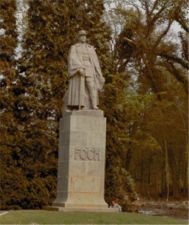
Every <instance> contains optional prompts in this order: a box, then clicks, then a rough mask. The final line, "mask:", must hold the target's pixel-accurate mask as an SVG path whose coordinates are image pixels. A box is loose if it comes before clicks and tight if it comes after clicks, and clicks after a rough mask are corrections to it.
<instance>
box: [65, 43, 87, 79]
mask: <svg viewBox="0 0 189 225" xmlns="http://www.w3.org/2000/svg"><path fill="white" fill-rule="evenodd" d="M84 70H85V68H84V66H82V64H81V62H80V60H79V57H78V54H77V52H76V47H75V46H71V48H70V51H69V55H68V74H69V76H70V77H73V76H75V75H83V76H84Z"/></svg>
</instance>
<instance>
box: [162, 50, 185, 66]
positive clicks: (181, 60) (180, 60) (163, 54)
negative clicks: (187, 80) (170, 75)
mask: <svg viewBox="0 0 189 225" xmlns="http://www.w3.org/2000/svg"><path fill="white" fill-rule="evenodd" d="M158 55H159V56H161V57H162V58H165V59H168V60H171V61H173V62H176V63H179V64H180V65H182V66H183V67H184V68H185V69H189V62H187V61H185V60H183V59H181V58H179V57H177V56H175V55H168V54H166V53H160V54H158Z"/></svg>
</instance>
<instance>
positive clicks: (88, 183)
mask: <svg viewBox="0 0 189 225" xmlns="http://www.w3.org/2000/svg"><path fill="white" fill-rule="evenodd" d="M68 75H69V77H70V81H69V87H68V91H67V93H66V94H65V98H64V105H65V108H64V112H63V116H62V119H61V120H60V132H59V156H58V185H57V197H56V200H55V201H54V203H53V207H57V208H58V210H60V211H110V209H109V208H108V206H107V203H106V202H105V201H104V173H105V144H106V118H105V117H104V115H103V111H102V110H99V108H98V93H99V91H100V90H102V88H103V85H104V78H103V76H102V72H101V68H100V65H99V61H98V57H97V55H96V52H95V49H94V47H93V46H91V45H89V44H87V43H86V31H84V30H81V31H80V32H79V43H76V44H75V45H72V46H71V48H70V52H69V57H68Z"/></svg>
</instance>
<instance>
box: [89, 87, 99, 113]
mask: <svg viewBox="0 0 189 225" xmlns="http://www.w3.org/2000/svg"><path fill="white" fill-rule="evenodd" d="M90 96H91V103H92V108H93V109H98V106H97V95H96V91H95V90H92V91H91V93H90Z"/></svg>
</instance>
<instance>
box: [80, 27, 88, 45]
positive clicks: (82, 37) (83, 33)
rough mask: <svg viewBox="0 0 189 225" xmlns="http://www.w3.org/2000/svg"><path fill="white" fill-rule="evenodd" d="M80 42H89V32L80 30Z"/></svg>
mask: <svg viewBox="0 0 189 225" xmlns="http://www.w3.org/2000/svg"><path fill="white" fill-rule="evenodd" d="M78 40H79V42H81V43H85V42H86V41H87V32H86V31H85V30H80V31H79V33H78Z"/></svg>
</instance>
